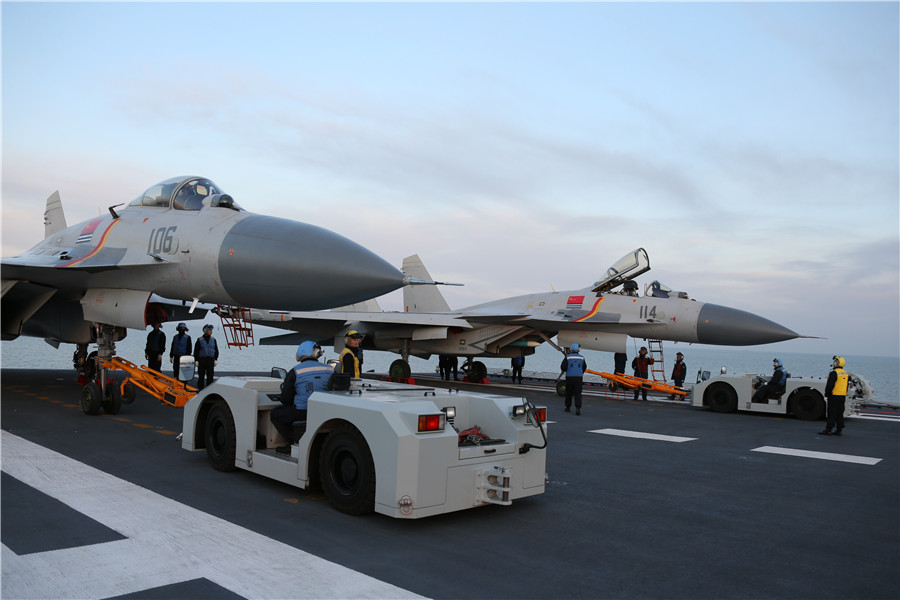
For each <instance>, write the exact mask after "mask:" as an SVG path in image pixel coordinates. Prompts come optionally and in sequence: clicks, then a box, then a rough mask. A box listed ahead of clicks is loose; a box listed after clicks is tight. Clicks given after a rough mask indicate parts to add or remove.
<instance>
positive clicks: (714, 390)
mask: <svg viewBox="0 0 900 600" xmlns="http://www.w3.org/2000/svg"><path fill="white" fill-rule="evenodd" d="M703 399H704V400H706V403H707V404H708V405H709V407H710V408H711V409H713V410H714V411H715V412H721V413H725V412H734V411H736V410H737V401H738V398H737V392H735V391H734V388H733V387H731V386H730V385H728V384H727V383H714V384H712V385H711V386H709V388H708V389H707V390H706V393H705V394H704V395H703Z"/></svg>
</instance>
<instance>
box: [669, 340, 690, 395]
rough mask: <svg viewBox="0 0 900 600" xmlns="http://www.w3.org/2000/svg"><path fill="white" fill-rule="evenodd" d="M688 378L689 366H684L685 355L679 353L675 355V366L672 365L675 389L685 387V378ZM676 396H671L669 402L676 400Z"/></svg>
mask: <svg viewBox="0 0 900 600" xmlns="http://www.w3.org/2000/svg"><path fill="white" fill-rule="evenodd" d="M685 377H687V365H686V364H684V354H682V353H681V352H679V353H678V354H676V355H675V364H674V365H672V383H674V384H675V387H682V386H683V385H684V378H685ZM674 399H675V394H672V395H671V396H669V400H674Z"/></svg>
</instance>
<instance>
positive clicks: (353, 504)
mask: <svg viewBox="0 0 900 600" xmlns="http://www.w3.org/2000/svg"><path fill="white" fill-rule="evenodd" d="M319 473H320V474H321V480H322V491H323V492H324V493H325V497H326V498H328V501H329V502H330V503H331V505H332V506H334V507H335V508H336V509H337V510H339V511H341V512H342V513H347V514H348V515H362V514H366V513H370V512H372V511H373V510H375V462H374V461H373V460H372V453H371V452H370V451H369V446H368V444H366V440H365V438H364V437H363V435H362V434H361V433H360V432H359V430H358V429H356V428H355V427H353V426H351V425H340V426H338V427H336V428H335V429H334V431H332V432H331V433H330V434H329V435H328V437H327V438H326V439H325V445H324V447H323V448H322V454H321V456H320V458H319Z"/></svg>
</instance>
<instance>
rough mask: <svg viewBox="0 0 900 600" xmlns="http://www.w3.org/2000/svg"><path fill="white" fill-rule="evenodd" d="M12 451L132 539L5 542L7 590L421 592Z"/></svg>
mask: <svg viewBox="0 0 900 600" xmlns="http://www.w3.org/2000/svg"><path fill="white" fill-rule="evenodd" d="M2 456H3V471H4V472H5V473H7V474H9V475H11V476H13V477H15V478H16V479H18V480H20V481H22V482H23V483H26V484H28V485H30V486H31V487H33V488H35V489H37V490H40V491H41V492H44V493H45V494H47V495H49V496H52V497H53V498H56V499H57V500H59V501H60V502H63V503H65V504H67V505H69V506H71V507H72V508H74V509H75V510H77V511H78V512H80V513H82V514H84V515H87V516H88V517H90V518H92V519H94V520H95V521H98V522H100V523H102V524H104V525H106V526H107V527H109V528H111V529H114V530H115V531H117V532H119V533H120V534H122V535H124V536H126V537H127V538H128V539H126V540H118V541H115V542H108V543H103V544H94V545H91V546H90V547H84V546H83V547H79V548H66V549H62V550H51V551H48V552H38V553H35V554H27V555H24V556H18V555H17V554H16V553H15V552H13V551H12V550H10V549H9V548H8V547H7V546H5V545H4V546H3V547H2V556H0V559H2V564H3V567H2V595H3V597H5V598H23V599H25V598H108V597H111V596H120V595H124V594H134V593H137V592H140V591H142V590H146V589H151V588H155V587H159V586H164V585H170V584H174V583H180V582H183V581H190V580H193V579H198V578H206V579H208V580H209V581H212V582H213V583H216V584H217V585H220V586H222V587H223V588H225V589H227V590H230V591H232V592H234V593H235V594H239V595H240V596H243V597H245V598H421V596H418V595H416V594H413V593H412V592H410V591H407V590H404V589H402V588H398V587H396V586H393V585H390V584H388V583H385V582H382V581H379V580H377V579H375V578H373V577H369V576H368V575H363V574H362V573H358V572H356V571H353V570H352V569H348V568H346V567H342V566H341V565H338V564H336V563H333V562H330V561H327V560H324V559H321V558H318V557H316V556H313V555H312V554H309V553H308V552H304V551H302V550H298V549H297V548H294V547H292V546H289V545H287V544H283V543H281V542H278V541H276V540H273V539H271V538H268V537H266V536H263V535H261V534H258V533H256V532H254V531H251V530H249V529H246V528H244V527H239V526H237V525H235V524H233V523H229V522H228V521H225V520H224V519H220V518H218V517H214V516H212V515H209V514H207V513H204V512H202V511H199V510H197V509H195V508H191V507H189V506H186V505H184V504H181V503H180V502H176V501H174V500H171V499H169V498H166V497H164V496H161V495H159V494H157V493H155V492H152V491H150V490H148V489H146V488H142V487H140V486H137V485H134V484H132V483H129V482H127V481H123V480H121V479H118V478H117V477H113V476H112V475H109V474H108V473H104V472H102V471H99V470H97V469H95V468H93V467H90V466H88V465H85V464H83V463H80V462H78V461H76V460H74V459H71V458H69V457H67V456H63V455H62V454H59V453H57V452H54V451H52V450H48V449H47V448H44V447H42V446H38V445H37V444H33V443H32V442H29V441H27V440H24V439H22V438H20V437H17V436H15V435H13V434H11V433H8V432H6V431H3V432H2ZM210 501H213V500H212V499H210Z"/></svg>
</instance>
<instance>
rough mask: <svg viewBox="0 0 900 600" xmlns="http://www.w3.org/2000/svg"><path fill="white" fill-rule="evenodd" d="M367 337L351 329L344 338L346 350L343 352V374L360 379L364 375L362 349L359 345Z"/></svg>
mask: <svg viewBox="0 0 900 600" xmlns="http://www.w3.org/2000/svg"><path fill="white" fill-rule="evenodd" d="M364 337H365V336H364V335H363V334H361V333H360V332H358V331H356V330H355V329H351V330H350V331H348V332H347V335H345V336H344V349H343V350H342V351H341V373H346V374H348V375H350V376H351V377H355V378H357V379H359V377H360V374H361V373H362V362H363V361H362V349H361V348H360V347H359V345H360V344H361V343H362V340H363V338H364Z"/></svg>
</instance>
